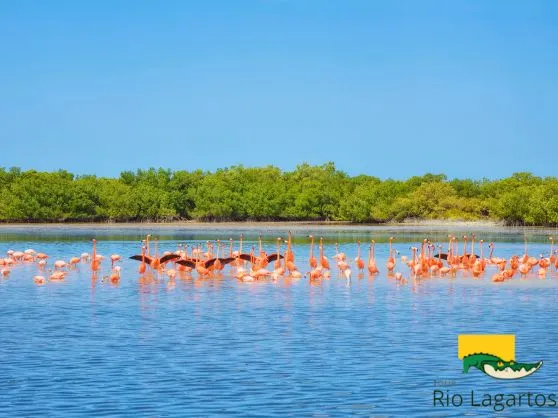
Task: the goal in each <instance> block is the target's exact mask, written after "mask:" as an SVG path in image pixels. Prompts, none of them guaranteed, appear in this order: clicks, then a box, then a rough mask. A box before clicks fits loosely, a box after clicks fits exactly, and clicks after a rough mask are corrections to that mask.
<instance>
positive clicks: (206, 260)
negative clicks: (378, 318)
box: [0, 232, 558, 285]
mask: <svg viewBox="0 0 558 418" xmlns="http://www.w3.org/2000/svg"><path fill="white" fill-rule="evenodd" d="M150 238H151V235H147V237H146V239H145V240H143V241H142V245H141V253H140V254H138V255H134V256H132V257H130V258H131V259H133V260H136V261H138V262H139V268H138V272H139V274H140V275H141V277H146V276H150V277H152V276H153V275H154V274H156V275H158V276H159V275H163V274H164V275H166V276H167V277H168V278H169V280H174V279H175V277H176V276H177V275H191V274H192V273H193V272H194V271H195V272H196V273H197V275H198V276H199V277H201V278H210V277H216V276H217V275H220V274H222V273H223V271H224V269H225V268H226V266H229V269H230V276H231V277H234V278H236V279H238V280H240V281H243V282H251V281H255V280H263V279H273V280H277V279H279V278H281V277H290V278H292V279H301V278H303V277H307V278H309V279H310V280H313V281H315V280H321V279H328V278H330V277H331V275H332V270H334V271H335V272H336V275H337V277H343V278H346V279H350V278H351V274H352V269H351V267H352V268H353V269H356V270H357V271H358V272H359V277H361V276H362V274H363V273H364V271H365V270H366V271H367V272H368V274H369V275H370V276H375V275H376V274H378V273H379V272H380V269H379V267H378V265H377V263H376V258H375V246H376V243H375V241H374V240H372V241H371V243H370V245H369V248H368V257H367V261H366V262H365V260H364V258H363V257H362V255H361V243H360V241H358V242H357V255H356V257H355V258H354V263H353V260H351V259H350V258H348V257H347V255H346V254H345V253H343V252H339V246H338V244H335V254H334V255H333V256H331V257H330V259H331V262H330V259H328V257H327V256H326V255H325V252H324V243H323V238H320V239H319V243H318V255H317V257H316V255H315V242H314V241H315V240H314V237H313V236H312V235H309V236H308V238H309V240H310V254H309V257H308V260H305V261H304V263H308V268H309V270H308V271H307V272H305V273H302V272H301V270H300V269H299V266H298V265H297V264H295V253H294V249H293V239H292V234H291V233H290V232H289V233H288V238H287V239H283V238H277V241H276V250H275V251H274V252H272V253H269V254H268V253H267V252H266V251H264V249H263V247H262V239H261V236H260V238H259V240H258V243H259V248H258V251H257V252H256V247H255V246H252V247H251V249H250V251H249V252H243V248H242V246H243V236H242V235H241V236H240V239H239V245H238V249H235V248H234V247H235V245H234V241H233V239H232V238H230V239H229V241H228V245H227V244H226V241H225V242H223V241H221V240H216V241H215V242H212V241H207V243H206V246H205V248H202V246H201V245H200V244H196V245H193V244H192V245H189V244H179V245H178V248H177V249H176V250H175V251H172V252H171V251H166V252H164V253H162V254H161V255H160V254H159V249H158V241H156V240H155V241H154V247H155V249H154V252H153V253H152V252H151V249H152V248H151V247H150V244H151V246H153V241H150ZM393 241H394V238H393V237H391V238H389V257H388V260H387V263H386V265H385V269H386V272H387V275H388V277H389V278H393V279H395V280H397V281H399V282H401V283H406V282H407V278H406V277H405V274H404V273H403V272H402V271H397V270H396V267H397V262H398V258H399V260H400V262H401V266H402V270H403V271H405V270H407V269H409V270H408V271H409V275H408V276H407V277H410V278H412V279H431V278H436V277H451V278H455V277H457V275H458V274H461V275H462V276H463V277H467V276H469V277H473V278H477V279H479V278H483V277H485V271H486V270H487V268H488V267H489V266H492V267H493V272H492V273H491V274H490V277H491V280H492V281H493V282H504V281H506V280H510V279H512V278H514V277H516V276H518V275H519V276H520V277H523V278H525V277H527V276H529V275H531V276H535V277H538V278H540V279H544V278H546V276H547V273H548V271H549V268H550V269H551V268H552V265H554V268H555V272H556V273H558V250H554V239H553V238H552V237H549V241H550V252H549V256H548V257H545V256H544V255H543V254H540V256H539V257H534V256H530V255H529V254H528V251H527V243H525V252H524V254H523V255H514V256H512V257H511V258H509V259H506V258H500V257H494V256H493V253H494V248H495V245H494V243H492V242H491V243H489V244H488V247H489V249H490V252H489V255H488V257H485V254H484V242H483V240H480V241H478V242H475V234H472V235H471V242H470V252H469V250H468V237H467V236H463V239H462V243H463V248H462V250H461V251H460V250H459V248H458V246H459V242H458V239H457V237H455V236H453V235H449V236H448V246H447V252H442V248H443V246H442V245H436V244H434V243H432V242H430V241H429V240H428V239H424V240H423V241H422V242H421V243H420V246H418V247H410V248H409V249H410V250H411V255H410V256H405V255H402V256H401V257H398V256H399V251H398V250H396V249H394V248H393ZM92 244H93V248H92V252H91V254H89V253H83V254H81V255H80V256H79V257H77V256H76V257H72V258H70V259H69V261H65V260H56V261H55V262H54V264H53V265H52V267H50V266H49V265H48V259H49V256H48V255H47V254H45V253H41V252H35V251H34V250H33V249H27V250H25V251H13V250H9V251H8V252H7V257H5V258H0V267H1V270H0V273H1V276H2V277H3V278H8V277H9V275H10V272H11V270H12V269H13V268H16V267H17V266H18V265H21V264H25V263H35V264H36V266H37V269H38V270H39V274H37V275H36V276H34V278H33V279H34V282H35V283H36V284H37V285H44V284H45V283H47V282H48V281H61V280H64V279H65V277H66V276H67V275H68V274H70V272H71V271H72V270H75V269H77V268H83V267H80V266H83V265H85V266H88V267H89V268H90V269H91V271H92V272H93V278H97V274H98V272H99V271H100V270H101V267H102V262H103V261H104V259H105V257H104V256H102V255H100V254H98V253H97V241H96V240H95V239H93V240H92ZM475 244H477V245H478V247H477V248H478V250H479V253H480V254H478V255H477V254H475ZM283 245H286V249H285V250H284V252H281V251H282V246H283ZM227 247H228V248H227ZM436 250H437V254H435V253H436ZM120 262H121V256H120V255H118V254H112V255H111V256H110V271H109V274H108V275H106V276H103V278H106V279H109V280H110V281H111V282H112V283H118V282H119V281H120V273H121V267H120V265H119V263H120ZM271 263H273V264H272V267H273V268H271ZM301 265H302V264H301ZM332 266H333V267H332ZM304 270H306V269H305V268H304ZM45 273H48V274H45Z"/></svg>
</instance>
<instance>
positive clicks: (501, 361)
mask: <svg viewBox="0 0 558 418" xmlns="http://www.w3.org/2000/svg"><path fill="white" fill-rule="evenodd" d="M457 357H458V358H459V359H461V360H463V373H469V369H470V368H471V367H475V368H477V369H479V370H480V371H481V372H483V373H484V374H487V375H488V376H490V377H493V378H494V379H521V378H523V377H526V376H529V375H531V374H533V373H535V372H536V371H537V370H539V369H540V368H541V367H542V364H543V362H542V361H539V362H536V363H519V362H516V361H515V335H513V334H508V335H506V334H501V335H496V334H495V335H459V336H458V337H457Z"/></svg>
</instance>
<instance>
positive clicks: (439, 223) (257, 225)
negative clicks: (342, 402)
mask: <svg viewBox="0 0 558 418" xmlns="http://www.w3.org/2000/svg"><path fill="white" fill-rule="evenodd" d="M13 228H17V229H34V228H40V229H155V228H156V229H177V228H179V229H191V230H204V229H205V230H258V229H260V230H274V229H275V230H284V229H287V228H289V229H293V230H304V229H317V230H327V229H332V230H336V229H345V230H353V231H359V230H375V229H378V230H389V229H399V228H402V229H404V228H410V229H428V228H433V229H452V228H455V229H470V228H475V229H477V230H478V229H500V230H503V231H517V230H538V231H544V230H547V231H549V232H550V233H553V232H556V231H557V230H558V229H557V228H555V227H554V228H553V227H547V226H546V227H545V226H506V225H504V224H503V223H502V222H496V221H450V220H419V221H409V222H397V223H396V222H392V223H389V222H388V223H381V224H361V223H350V222H342V221H330V222H324V221H299V222H292V221H291V222H253V221H252V222H198V221H174V222H87V223H80V222H78V223H72V222H58V223H31V222H26V223H0V230H7V229H13Z"/></svg>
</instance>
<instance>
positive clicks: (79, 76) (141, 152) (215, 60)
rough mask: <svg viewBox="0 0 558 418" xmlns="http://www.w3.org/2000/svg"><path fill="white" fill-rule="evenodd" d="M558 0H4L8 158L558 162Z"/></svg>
mask: <svg viewBox="0 0 558 418" xmlns="http://www.w3.org/2000/svg"><path fill="white" fill-rule="evenodd" d="M556 22H558V2H556V1H552V0H548V1H536V0H532V1H513V0H508V1H504V0H486V1H459V0H452V1H445V0H441V1H427V0H424V1H423V0H421V1H412V0H407V1H397V0H395V1H373V0H366V1H356V0H338V1H328V0H234V1H232V0H223V1H215V0H204V1H194V0H191V1H178V0H177V1H170V0H167V1H164V2H156V1H132V0H129V1H125V0H114V1H106V0H96V1H88V2H85V1H83V2H81V1H73V0H66V1H60V0H51V1H48V2H42V1H39V0H36V1H29V0H4V1H2V2H0V39H1V41H0V144H1V145H2V149H3V152H1V153H0V166H5V167H8V166H19V167H22V168H24V169H29V168H35V169H38V170H54V169H58V168H64V169H67V170H69V171H72V172H74V173H78V174H82V173H92V174H98V175H108V176H116V175H118V174H119V173H120V171H123V170H128V169H136V168H147V167H151V166H154V167H159V166H162V167H165V168H172V169H188V170H191V169H196V168H202V169H210V170H213V169H215V168H218V167H224V166H230V165H235V164H244V165H246V166H260V165H266V164H274V165H277V166H279V167H281V168H284V169H288V170H290V169H293V168H294V167H295V166H296V165H297V164H298V163H301V162H309V163H311V164H321V163H324V162H327V161H334V162H335V163H336V165H337V167H338V168H339V169H342V170H344V171H347V172H348V173H350V174H359V173H365V174H370V175H375V176H378V177H381V178H387V177H392V178H405V177H408V176H412V175H420V174H423V173H425V172H436V173H438V172H444V173H446V174H447V175H448V176H449V177H474V178H482V177H489V178H499V177H505V176H508V175H510V174H511V173H512V172H515V171H532V172H534V173H535V174H538V175H541V176H548V175H557V174H558V172H557V170H556V161H558V159H557V155H558V141H557V139H558V103H557V101H558V84H557V77H558V48H557V45H558V25H556Z"/></svg>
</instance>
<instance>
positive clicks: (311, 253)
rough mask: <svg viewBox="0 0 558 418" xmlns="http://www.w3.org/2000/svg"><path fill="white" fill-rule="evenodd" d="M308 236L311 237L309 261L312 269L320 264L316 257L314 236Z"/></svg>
mask: <svg viewBox="0 0 558 418" xmlns="http://www.w3.org/2000/svg"><path fill="white" fill-rule="evenodd" d="M308 237H309V238H310V239H311V242H310V258H309V259H308V263H309V264H310V268H311V269H315V268H316V267H317V266H318V261H317V260H316V257H314V236H313V235H309V236H308Z"/></svg>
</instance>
